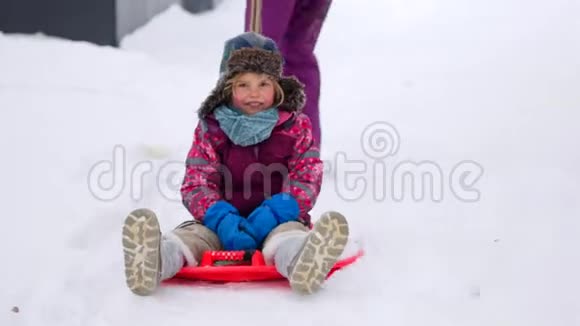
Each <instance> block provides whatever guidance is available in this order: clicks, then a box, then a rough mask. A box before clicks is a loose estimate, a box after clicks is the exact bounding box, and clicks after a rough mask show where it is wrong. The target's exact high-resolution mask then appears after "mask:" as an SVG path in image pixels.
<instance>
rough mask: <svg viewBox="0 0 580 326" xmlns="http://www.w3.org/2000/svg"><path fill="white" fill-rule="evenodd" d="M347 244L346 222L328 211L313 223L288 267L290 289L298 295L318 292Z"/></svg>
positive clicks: (343, 218)
mask: <svg viewBox="0 0 580 326" xmlns="http://www.w3.org/2000/svg"><path fill="white" fill-rule="evenodd" d="M347 241H348V223H347V221H346V218H345V217H344V216H343V215H342V214H340V213H338V212H327V213H324V214H323V215H322V217H321V218H320V219H319V220H318V221H317V222H316V223H315V224H314V227H313V228H312V230H311V231H310V232H309V233H308V236H307V237H306V240H305V242H304V244H303V245H302V248H301V249H300V250H299V252H298V254H297V255H296V256H295V258H294V259H293V260H292V262H291V263H290V266H289V267H288V280H289V281H290V286H291V287H292V289H293V290H294V291H296V292H298V293H300V294H312V293H315V292H317V291H318V290H320V288H321V286H322V283H324V281H325V280H326V276H327V275H328V272H329V271H330V269H331V268H332V267H333V266H334V264H335V263H336V261H337V260H338V258H339V257H340V255H341V254H342V252H343V250H344V247H345V246H346V243H347Z"/></svg>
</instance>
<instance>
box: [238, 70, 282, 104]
mask: <svg viewBox="0 0 580 326" xmlns="http://www.w3.org/2000/svg"><path fill="white" fill-rule="evenodd" d="M274 96H275V90H274V81H272V80H271V79H270V78H268V76H267V75H265V74H256V73H252V72H248V73H243V74H241V75H240V76H238V78H237V79H236V81H235V82H234V84H233V85H232V102H233V105H234V106H235V107H236V108H238V109H240V110H241V111H242V112H243V113H244V114H247V115H253V114H256V113H258V112H260V111H264V110H266V109H268V108H271V107H272V104H273V103H274Z"/></svg>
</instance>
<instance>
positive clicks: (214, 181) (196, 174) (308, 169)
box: [181, 111, 323, 224]
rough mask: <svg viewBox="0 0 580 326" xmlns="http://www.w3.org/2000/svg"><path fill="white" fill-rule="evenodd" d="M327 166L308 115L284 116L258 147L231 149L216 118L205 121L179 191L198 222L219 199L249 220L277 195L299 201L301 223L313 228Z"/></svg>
mask: <svg viewBox="0 0 580 326" xmlns="http://www.w3.org/2000/svg"><path fill="white" fill-rule="evenodd" d="M322 172H323V163H322V161H321V160H320V153H319V149H318V147H317V146H316V145H315V144H314V141H313V138H312V125H311V123H310V120H309V118H308V117H307V116H306V115H304V114H298V113H289V112H286V111H280V118H279V120H278V123H277V124H276V127H275V128H274V130H273V131H272V134H271V136H270V137H269V138H268V139H267V140H265V141H263V142H261V143H259V144H256V145H252V146H246V147H241V146H238V145H235V144H233V143H232V142H231V141H230V140H229V138H228V137H227V136H226V134H225V133H224V132H223V131H222V130H221V129H220V128H219V124H218V122H217V121H216V120H215V119H214V118H213V116H211V115H210V116H208V117H206V118H204V119H201V120H200V122H199V123H198V125H197V127H196V129H195V137H194V141H193V145H192V146H191V149H190V151H189V154H188V155H187V160H186V173H185V178H184V180H183V184H182V187H181V195H182V199H183V204H184V205H185V207H186V208H187V209H188V210H189V212H190V213H191V214H192V215H193V217H194V218H195V219H196V220H199V221H203V217H204V216H205V212H206V211H207V209H208V208H209V207H210V206H211V205H213V204H214V203H215V202H217V201H219V200H226V201H228V202H230V203H231V204H232V205H234V206H235V207H236V208H237V209H238V210H239V211H240V214H241V215H242V216H247V215H249V214H250V213H251V212H252V211H253V210H254V209H255V208H256V207H257V206H259V205H260V204H261V203H262V201H263V200H264V199H266V198H268V197H269V196H271V195H274V194H276V193H279V192H287V193H290V194H292V195H293V196H294V198H296V200H297V201H298V205H299V207H300V215H299V219H300V220H301V221H302V222H303V223H305V224H309V223H310V215H309V214H308V212H309V211H310V210H311V209H312V207H313V206H314V204H315V202H316V199H317V197H318V194H319V192H320V186H321V183H322Z"/></svg>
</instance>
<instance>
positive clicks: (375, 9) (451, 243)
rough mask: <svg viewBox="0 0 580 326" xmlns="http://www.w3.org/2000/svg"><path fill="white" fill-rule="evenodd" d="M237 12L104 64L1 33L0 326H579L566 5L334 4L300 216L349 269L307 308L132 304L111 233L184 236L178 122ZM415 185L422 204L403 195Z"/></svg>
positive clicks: (178, 290)
mask: <svg viewBox="0 0 580 326" xmlns="http://www.w3.org/2000/svg"><path fill="white" fill-rule="evenodd" d="M243 10H244V2H243V1H232V0H230V1H223V2H222V3H221V4H220V6H219V7H218V8H217V9H216V10H215V11H213V12H210V13H206V14H203V15H198V16H195V15H191V14H188V13H186V12H184V11H183V10H182V9H180V8H179V7H172V8H170V9H169V10H168V11H166V12H164V13H162V14H160V15H159V16H158V17H156V18H154V19H153V20H152V21H151V22H150V23H149V24H148V25H146V26H144V27H143V28H141V29H140V30H138V31H136V32H135V33H134V34H132V35H130V36H128V37H126V38H125V39H124V40H123V42H122V46H121V49H114V48H111V47H98V46H95V45H91V44H88V43H85V42H71V41H66V40H60V39H56V38H48V37H45V36H42V35H8V34H1V33H0V150H1V153H2V154H1V155H2V159H1V160H0V164H1V165H0V167H1V168H0V198H1V201H0V202H1V203H2V205H1V207H0V212H1V213H0V214H1V215H0V220H1V221H2V224H1V225H0V264H1V268H0V325H10V326H12V325H14V326H20V325H61V326H69V325H87V326H88V325H99V326H100V325H143V326H146V325H175V326H176V325H217V326H226V325H253V326H261V325H359V324H361V325H430V326H434V325H450V326H451V325H498V326H499V325H501V326H515V325H522V326H523V325H525V326H531V325H559V326H575V325H580V300H579V299H578V296H579V294H580V281H579V277H580V253H579V248H580V237H579V234H580V221H579V220H580V204H579V202H580V201H579V199H580V198H579V194H580V172H579V168H580V131H579V129H578V121H579V118H580V114H579V113H578V111H579V109H580V20H579V19H578V13H579V12H580V3H579V2H577V1H567V0H554V1H536V0H531V1H523V0H505V1H499V0H489V1H481V0H478V1H459V0H439V1H428V0H408V1H401V0H385V1H371V0H360V1H354V0H353V1H346V0H343V1H334V3H333V6H332V8H331V10H330V13H329V16H328V19H327V22H326V25H325V26H324V28H323V32H322V35H321V37H320V41H319V45H318V47H317V50H316V52H317V55H318V57H319V60H320V65H321V70H322V79H323V82H322V97H321V116H322V121H323V128H322V129H323V138H324V139H323V158H324V159H325V160H327V163H328V165H327V169H328V173H327V174H326V177H325V181H324V186H323V191H322V193H321V195H320V198H319V201H318V203H317V205H316V207H315V209H314V211H313V215H314V216H317V215H319V214H320V213H322V212H323V211H326V210H330V209H333V210H338V211H340V212H343V213H344V214H345V215H346V216H347V217H348V219H349V221H350V224H351V229H352V232H353V233H354V234H356V235H357V236H358V237H360V238H362V239H363V241H364V246H365V250H366V256H365V257H364V258H363V259H362V260H360V262H358V263H357V264H356V265H353V266H351V267H349V268H348V269H345V270H343V271H341V272H339V273H337V274H336V275H335V276H334V277H333V278H331V279H330V280H329V281H328V282H327V283H326V286H325V289H324V290H323V291H321V292H320V293H318V294H317V295H315V296H312V297H301V296H297V295H295V294H293V293H292V292H290V291H289V289H288V288H287V287H285V286H280V285H279V284H255V283H252V284H226V285H218V286H216V285H209V284H197V285H189V286H164V287H162V288H161V289H160V290H159V291H157V292H156V293H155V295H153V296H150V297H138V296H135V295H133V294H132V293H131V292H130V291H129V290H128V289H127V288H126V286H125V284H124V282H125V280H124V274H123V267H122V266H123V264H122V261H123V256H122V249H121V225H122V222H123V219H124V218H125V216H126V214H127V213H128V212H129V211H130V210H132V209H134V208H137V207H149V208H152V209H154V210H155V211H156V212H157V213H158V215H159V217H160V221H161V225H162V228H163V230H169V229H171V228H173V227H174V226H175V225H177V224H178V223H180V222H181V221H183V220H185V219H188V218H190V217H189V214H188V213H187V211H186V210H185V208H184V207H182V204H181V202H180V199H179V196H178V189H179V183H180V181H181V177H182V174H183V161H184V159H185V155H186V153H187V150H188V149H189V146H190V144H191V141H192V135H193V128H194V126H195V125H196V123H197V118H196V115H195V111H196V110H197V108H198V107H199V104H200V103H201V102H202V101H203V99H204V98H205V97H206V96H207V95H208V93H209V91H210V90H211V88H213V86H214V85H215V82H216V80H217V74H218V65H219V60H220V58H221V51H222V48H223V42H224V41H225V40H226V39H227V38H230V37H232V36H234V35H236V34H238V33H239V32H241V31H242V29H243ZM379 122H380V123H379ZM385 122H386V123H388V125H386V124H384V123H385ZM377 123H379V124H377ZM365 128H366V129H365ZM389 128H394V129H389ZM365 130H366V131H365ZM395 130H396V133H395ZM396 135H398V136H399V138H398V139H397V138H396ZM382 136H386V138H381V137H382ZM361 139H362V141H361ZM381 139H382V140H383V142H382V141H381ZM384 141H386V142H384ZM393 142H395V143H393ZM115 149H116V150H115ZM115 151H116V152H115ZM114 153H115V154H114ZM114 155H116V156H114ZM357 162H358V163H357ZM467 162H471V163H469V164H468V163H467ZM413 164H415V166H416V167H417V168H416V169H414V168H413ZM111 166H115V174H113V173H112V172H111V170H110V168H111ZM123 167H124V171H123ZM361 169H364V170H361ZM421 169H427V170H428V171H429V172H430V173H431V175H436V176H441V180H439V181H440V182H438V180H437V179H438V178H435V184H436V185H437V186H441V187H440V188H435V189H439V192H433V191H431V188H430V187H429V186H428V184H427V183H426V184H425V185H424V186H423V187H422V188H421V187H419V188H418V187H415V188H412V187H411V186H410V184H408V185H407V186H405V187H404V188H400V187H399V186H400V184H397V180H398V179H397V178H398V177H401V175H400V174H401V172H409V173H417V171H418V170H421ZM107 171H109V172H110V173H106V172H107ZM132 171H133V172H135V173H132ZM335 171H337V172H338V174H337V175H336V176H333V172H335ZM357 171H359V172H360V171H362V172H360V173H359V172H357ZM397 171H398V172H397ZM140 172H142V173H141V174H142V175H143V177H142V178H141V177H139V176H140V175H141V174H139V173H140ZM347 172H349V173H347ZM481 173H482V174H481ZM132 174H133V176H132ZM480 174H481V175H480ZM99 175H101V176H102V177H103V178H102V179H101V186H100V187H99V186H98V184H97V183H96V181H95V180H96V179H95V176H99ZM135 176H137V177H135ZM477 177H479V178H477ZM97 181H98V180H97ZM364 187H366V188H364ZM381 189H383V191H381ZM385 189H386V190H385ZM413 190H424V191H425V197H424V198H422V199H421V198H420V197H416V198H415V199H417V200H414V199H413V196H412V195H413ZM432 193H433V195H434V196H435V199H438V198H439V199H441V200H438V201H434V200H432V199H433V198H431V194H432ZM419 194H420V193H419ZM419 194H416V195H419ZM400 196H403V197H402V200H397V199H401V197H400ZM112 197H115V198H112ZM105 199H109V200H105ZM466 199H467V200H466ZM469 199H470V200H471V201H469ZM13 307H18V312H14V311H13Z"/></svg>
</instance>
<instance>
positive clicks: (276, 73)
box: [198, 32, 306, 118]
mask: <svg viewBox="0 0 580 326" xmlns="http://www.w3.org/2000/svg"><path fill="white" fill-rule="evenodd" d="M283 65H284V59H283V57H282V55H281V54H280V51H279V50H278V47H277V46H276V43H275V42H274V41H273V40H271V39H270V38H267V37H264V36H262V35H260V34H257V33H253V32H248V33H244V34H241V35H238V36H236V37H234V38H232V39H230V40H228V41H227V42H226V44H225V48H224V53H223V56H222V61H221V64H220V78H219V80H218V82H217V85H216V87H215V88H214V89H213V90H212V91H211V93H210V95H209V96H208V97H207V98H206V99H205V101H204V102H203V103H202V104H201V107H200V108H199V110H198V114H199V117H200V118H205V117H207V116H208V115H209V114H211V113H212V112H213V110H214V109H215V108H217V107H218V106H220V105H222V104H226V103H227V101H228V100H229V99H228V98H226V95H225V93H224V89H225V86H226V82H227V81H228V80H229V79H231V78H232V77H234V76H235V75H237V74H239V73H243V72H255V73H263V74H267V75H270V76H272V77H273V78H274V79H275V80H276V81H278V84H280V87H281V88H282V90H283V92H284V102H283V103H282V104H281V105H280V106H279V108H280V109H281V110H285V111H289V112H294V111H298V112H299V111H301V110H302V107H303V106H304V102H305V98H306V97H305V95H304V85H303V84H302V83H300V82H299V81H298V79H296V77H293V76H292V77H287V76H283V75H282V70H283Z"/></svg>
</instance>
